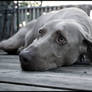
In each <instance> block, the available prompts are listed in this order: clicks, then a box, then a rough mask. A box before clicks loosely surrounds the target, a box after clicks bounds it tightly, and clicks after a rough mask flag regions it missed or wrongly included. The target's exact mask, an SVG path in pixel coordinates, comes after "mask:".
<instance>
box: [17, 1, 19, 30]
mask: <svg viewBox="0 0 92 92" xmlns="http://www.w3.org/2000/svg"><path fill="white" fill-rule="evenodd" d="M18 30H19V2H18V0H17V31H18Z"/></svg>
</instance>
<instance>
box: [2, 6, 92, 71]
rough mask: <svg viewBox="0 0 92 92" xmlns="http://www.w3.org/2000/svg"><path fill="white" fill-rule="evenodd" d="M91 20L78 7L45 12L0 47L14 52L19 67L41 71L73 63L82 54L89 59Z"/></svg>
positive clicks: (91, 38) (91, 37)
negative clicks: (17, 55) (16, 53)
mask: <svg viewBox="0 0 92 92" xmlns="http://www.w3.org/2000/svg"><path fill="white" fill-rule="evenodd" d="M91 43H92V21H91V19H90V18H89V16H88V15H87V14H86V13H85V12H84V11H83V10H82V9H79V8H75V7H71V8H64V9H61V10H57V11H55V12H49V13H47V14H45V15H41V16H40V17H39V18H37V19H35V20H32V21H30V22H29V23H28V24H27V25H26V26H25V27H23V28H20V30H19V31H18V32H17V33H16V34H15V35H14V36H12V37H10V38H9V39H7V40H4V41H1V42H0V49H2V50H4V51H6V52H8V53H12V54H13V53H15V52H16V51H18V50H19V51H20V53H19V58H20V64H21V67H22V70H25V71H34V70H35V71H45V70H50V69H54V68H58V67H61V66H64V65H72V64H74V63H75V62H76V61H77V60H78V58H79V57H80V55H82V54H83V53H85V54H86V55H87V56H88V57H89V58H90V59H91V53H92V52H91Z"/></svg>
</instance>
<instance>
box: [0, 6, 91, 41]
mask: <svg viewBox="0 0 92 92" xmlns="http://www.w3.org/2000/svg"><path fill="white" fill-rule="evenodd" d="M71 6H74V5H66V6H49V7H31V8H27V7H24V8H19V9H15V10H14V9H11V10H7V16H6V15H5V14H6V12H5V11H6V10H2V12H4V13H1V12H0V37H1V38H0V39H1V40H2V39H6V38H9V37H10V36H12V35H13V34H14V33H16V32H17V31H18V30H17V29H19V28H20V27H23V26H25V25H26V23H27V22H29V21H31V20H33V19H36V18H38V17H39V16H40V15H41V14H42V13H46V12H50V11H54V10H59V9H63V8H66V7H71ZM75 7H79V8H81V9H83V10H84V11H85V12H86V13H87V14H88V15H89V16H90V10H92V6H91V5H76V6H75ZM5 16H6V17H5ZM18 27H19V28H18Z"/></svg>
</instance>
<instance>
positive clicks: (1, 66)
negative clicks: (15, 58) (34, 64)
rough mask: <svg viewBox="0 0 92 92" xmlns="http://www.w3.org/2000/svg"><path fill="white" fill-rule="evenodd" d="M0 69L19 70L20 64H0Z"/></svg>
mask: <svg viewBox="0 0 92 92" xmlns="http://www.w3.org/2000/svg"><path fill="white" fill-rule="evenodd" d="M0 69H9V70H12V69H13V70H21V67H20V64H12V63H0Z"/></svg>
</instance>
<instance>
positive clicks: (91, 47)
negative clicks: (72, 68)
mask: <svg viewBox="0 0 92 92" xmlns="http://www.w3.org/2000/svg"><path fill="white" fill-rule="evenodd" d="M88 27H89V26H88ZM86 28H87V27H86ZM87 29H88V30H85V29H84V28H82V27H81V28H80V32H81V33H82V35H83V37H84V44H85V45H86V46H87V57H89V59H90V60H91V61H92V30H91V29H92V27H91V28H87Z"/></svg>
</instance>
